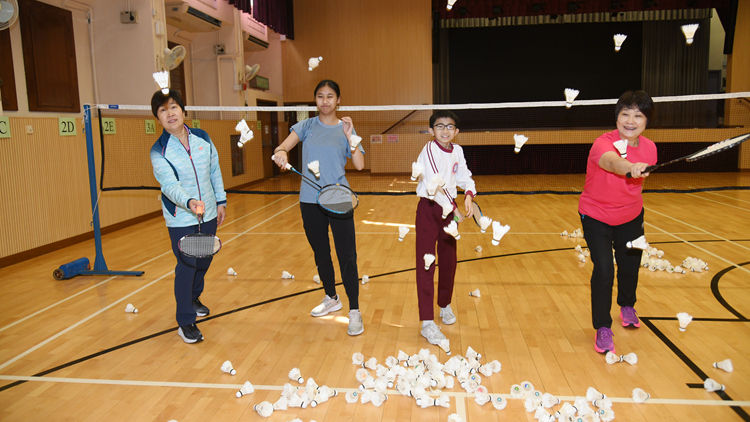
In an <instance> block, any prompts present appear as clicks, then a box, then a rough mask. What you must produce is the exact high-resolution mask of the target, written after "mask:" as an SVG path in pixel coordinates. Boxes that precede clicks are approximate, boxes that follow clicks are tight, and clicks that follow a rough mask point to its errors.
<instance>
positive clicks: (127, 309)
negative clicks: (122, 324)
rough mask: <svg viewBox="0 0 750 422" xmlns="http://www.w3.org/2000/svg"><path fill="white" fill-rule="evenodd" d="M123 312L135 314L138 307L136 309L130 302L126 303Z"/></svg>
mask: <svg viewBox="0 0 750 422" xmlns="http://www.w3.org/2000/svg"><path fill="white" fill-rule="evenodd" d="M125 312H127V313H133V314H137V313H138V309H136V307H135V306H133V304H132V303H128V304H127V306H125Z"/></svg>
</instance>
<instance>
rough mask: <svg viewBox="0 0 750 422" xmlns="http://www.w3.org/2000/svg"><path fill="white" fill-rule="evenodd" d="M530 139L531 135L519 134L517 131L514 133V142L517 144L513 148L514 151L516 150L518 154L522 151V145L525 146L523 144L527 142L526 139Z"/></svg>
mask: <svg viewBox="0 0 750 422" xmlns="http://www.w3.org/2000/svg"><path fill="white" fill-rule="evenodd" d="M528 140H529V137H528V136H523V135H519V134H517V133H516V134H514V135H513V141H514V142H515V143H516V146H515V148H514V149H513V151H514V152H515V153H516V154H518V153H519V152H521V147H522V146H523V144H525V143H526V141H528Z"/></svg>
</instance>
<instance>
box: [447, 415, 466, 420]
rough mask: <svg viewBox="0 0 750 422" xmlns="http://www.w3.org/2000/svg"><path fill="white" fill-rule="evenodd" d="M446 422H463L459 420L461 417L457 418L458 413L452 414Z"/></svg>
mask: <svg viewBox="0 0 750 422" xmlns="http://www.w3.org/2000/svg"><path fill="white" fill-rule="evenodd" d="M448 422H464V420H463V419H462V418H461V416H458V413H453V414H451V415H450V416H448Z"/></svg>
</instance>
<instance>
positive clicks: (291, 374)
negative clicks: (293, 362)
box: [289, 368, 305, 384]
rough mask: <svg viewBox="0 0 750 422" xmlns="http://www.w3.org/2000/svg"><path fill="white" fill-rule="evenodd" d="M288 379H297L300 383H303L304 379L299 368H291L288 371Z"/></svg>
mask: <svg viewBox="0 0 750 422" xmlns="http://www.w3.org/2000/svg"><path fill="white" fill-rule="evenodd" d="M289 379H290V380H292V381H297V382H298V383H300V384H304V383H305V379H304V378H302V374H301V373H300V371H299V368H292V370H291V371H289Z"/></svg>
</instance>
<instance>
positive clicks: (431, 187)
mask: <svg viewBox="0 0 750 422" xmlns="http://www.w3.org/2000/svg"><path fill="white" fill-rule="evenodd" d="M425 187H426V188H427V198H428V199H430V200H432V199H435V191H436V190H437V185H436V184H435V183H433V182H432V181H430V180H427V181H425Z"/></svg>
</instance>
